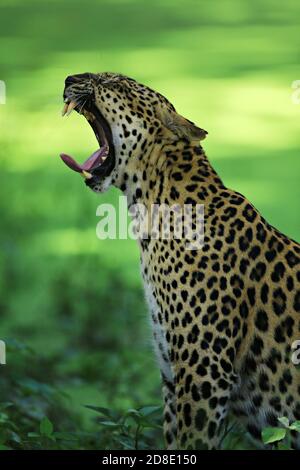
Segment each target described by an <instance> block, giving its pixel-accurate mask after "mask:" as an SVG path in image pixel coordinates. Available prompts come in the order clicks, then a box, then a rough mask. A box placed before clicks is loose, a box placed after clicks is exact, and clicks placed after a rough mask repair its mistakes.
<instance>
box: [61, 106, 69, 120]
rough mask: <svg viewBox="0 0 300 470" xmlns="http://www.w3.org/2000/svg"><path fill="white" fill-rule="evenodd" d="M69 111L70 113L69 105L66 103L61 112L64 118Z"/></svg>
mask: <svg viewBox="0 0 300 470" xmlns="http://www.w3.org/2000/svg"><path fill="white" fill-rule="evenodd" d="M67 111H68V103H65V104H64V107H63V109H62V112H61V115H62V117H64V115H65V114H66V112H67Z"/></svg>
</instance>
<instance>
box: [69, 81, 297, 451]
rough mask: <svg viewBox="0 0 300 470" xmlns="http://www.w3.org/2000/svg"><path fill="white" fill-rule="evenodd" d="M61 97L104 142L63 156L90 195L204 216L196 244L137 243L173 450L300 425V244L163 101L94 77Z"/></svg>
mask: <svg viewBox="0 0 300 470" xmlns="http://www.w3.org/2000/svg"><path fill="white" fill-rule="evenodd" d="M63 99H64V109H63V115H65V114H67V115H69V114H70V113H71V112H72V111H73V110H75V111H77V113H79V114H80V115H83V116H84V117H85V120H87V121H88V123H89V124H90V125H91V127H92V128H93V130H94V133H95V136H96V138H97V141H98V143H99V145H100V147H99V150H97V151H96V152H95V153H94V154H93V155H92V156H91V157H89V158H88V159H87V161H86V162H85V163H84V164H82V165H80V164H78V163H77V162H76V160H75V159H73V157H70V156H68V155H66V154H61V158H62V159H63V160H64V162H65V163H66V164H67V165H68V166H69V167H70V168H71V169H72V170H74V171H76V172H78V173H80V174H81V175H82V176H83V178H84V182H85V184H86V186H87V187H88V188H90V189H91V190H92V191H94V192H96V193H103V192H105V191H106V190H107V189H108V188H110V187H112V186H113V187H115V188H118V189H119V190H120V191H121V192H122V193H123V195H124V196H126V199H127V203H128V208H129V209H130V208H131V207H132V206H133V205H135V204H142V205H143V206H144V207H146V208H148V209H150V207H151V206H152V205H153V204H154V205H158V206H159V205H161V204H165V205H167V206H173V205H177V206H179V207H183V206H184V205H190V206H191V207H192V208H195V207H197V206H198V205H200V206H201V207H203V214H202V219H203V233H202V243H201V246H200V247H198V246H197V247H195V246H194V245H192V246H191V247H187V239H186V237H184V236H183V237H177V238H176V237H175V236H173V237H172V236H171V237H169V238H167V237H166V238H164V237H160V236H153V237H151V236H150V237H148V238H147V237H138V238H137V243H138V245H139V251H140V266H141V275H142V279H143V284H144V291H145V297H146V303H147V304H148V309H149V314H150V322H151V327H152V331H153V342H154V350H155V355H156V357H157V362H158V364H159V369H160V375H161V384H162V396H163V404H164V405H163V408H164V412H163V416H164V419H163V421H164V424H163V432H164V439H165V446H166V448H167V449H169V450H172V449H179V450H182V449H183V450H185V449H190V450H194V449H207V450H213V449H219V448H220V446H221V442H222V438H223V437H222V436H224V427H226V422H228V419H230V418H231V417H233V418H234V420H237V422H238V423H240V424H241V426H242V427H243V429H244V430H245V432H247V433H249V435H250V436H252V438H253V439H254V440H255V441H256V442H257V443H261V442H262V441H261V434H262V430H263V429H264V428H265V427H270V426H271V427H274V426H275V427H276V426H278V425H279V421H278V420H279V419H280V418H282V417H285V418H287V419H288V420H289V422H292V421H294V420H300V375H299V371H298V369H297V364H298V362H299V360H297V357H298V356H297V345H298V344H299V336H300V245H299V244H298V243H297V242H296V241H294V240H292V239H291V238H289V237H288V236H286V235H284V234H283V233H281V232H280V231H279V230H277V229H276V228H275V227H273V226H272V225H270V224H269V223H268V222H267V221H266V220H265V219H264V217H263V216H262V215H261V214H260V212H259V211H258V210H257V209H256V208H255V207H254V206H253V204H251V202H249V200H248V199H247V198H246V197H244V196H243V195H242V194H240V193H239V192H237V191H235V190H232V189H230V188H228V187H227V186H225V184H224V183H223V181H222V179H221V178H220V176H219V175H218V173H217V172H216V171H215V169H214V168H213V166H212V165H211V163H210V162H209V160H208V158H207V156H206V153H205V151H204V149H203V146H202V141H203V140H204V139H205V138H206V137H207V134H208V133H207V131H205V130H204V129H202V128H201V127H199V126H198V125H196V124H195V123H193V122H192V121H190V120H189V119H186V118H185V117H183V116H182V115H181V114H179V113H178V112H177V111H176V109H175V107H174V106H173V104H172V103H171V102H170V101H169V100H168V99H167V98H165V97H164V96H163V95H162V94H160V93H158V92H156V91H154V90H153V89H152V88H150V87H148V86H146V85H143V84H140V83H139V82H137V81H136V80H134V79H132V78H129V77H127V76H125V75H122V74H119V73H112V72H102V73H90V72H88V73H79V74H74V75H69V76H68V77H67V78H66V79H65V84H64V91H63ZM195 220H196V219H195V217H193V218H192V225H193V226H194V225H195ZM160 224H161V221H160ZM172 224H173V226H172ZM174 224H175V218H173V219H172V220H171V227H170V228H171V229H173V230H171V232H172V233H173V232H174ZM200 231H201V230H200ZM292 445H293V447H294V448H297V449H299V448H300V441H299V438H297V435H296V434H295V433H294V432H292Z"/></svg>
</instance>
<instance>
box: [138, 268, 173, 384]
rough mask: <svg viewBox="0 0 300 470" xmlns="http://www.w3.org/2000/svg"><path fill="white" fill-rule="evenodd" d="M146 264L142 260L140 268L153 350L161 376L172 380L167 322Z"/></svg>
mask: <svg viewBox="0 0 300 470" xmlns="http://www.w3.org/2000/svg"><path fill="white" fill-rule="evenodd" d="M145 268H146V266H145V265H144V263H143V262H142V265H141V269H142V275H143V283H144V291H145V297H146V302H147V305H148V309H149V313H150V322H151V327H152V332H153V339H154V350H155V353H156V357H157V360H158V363H159V367H160V370H161V374H162V376H163V377H164V378H165V379H166V380H168V381H170V382H173V371H172V365H171V361H170V346H169V343H168V340H167V337H168V336H170V335H168V324H167V322H166V321H165V317H164V312H163V309H162V307H161V302H160V299H159V297H158V296H157V289H156V285H155V282H153V280H151V279H150V276H149V274H148V273H147V269H145Z"/></svg>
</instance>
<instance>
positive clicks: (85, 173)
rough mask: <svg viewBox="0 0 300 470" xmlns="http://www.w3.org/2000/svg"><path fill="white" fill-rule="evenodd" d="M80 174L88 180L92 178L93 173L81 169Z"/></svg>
mask: <svg viewBox="0 0 300 470" xmlns="http://www.w3.org/2000/svg"><path fill="white" fill-rule="evenodd" d="M81 176H82V177H83V178H84V179H85V180H90V179H91V178H93V175H91V173H89V172H88V171H85V170H82V172H81Z"/></svg>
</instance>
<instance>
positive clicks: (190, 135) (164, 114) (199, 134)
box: [155, 103, 207, 141]
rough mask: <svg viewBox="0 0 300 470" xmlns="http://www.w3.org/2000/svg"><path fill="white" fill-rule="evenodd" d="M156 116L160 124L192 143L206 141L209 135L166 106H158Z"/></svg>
mask: <svg viewBox="0 0 300 470" xmlns="http://www.w3.org/2000/svg"><path fill="white" fill-rule="evenodd" d="M155 114H156V117H157V118H158V119H159V120H160V122H161V123H162V124H163V125H164V126H165V127H167V129H169V130H170V131H171V132H173V133H174V134H176V135H177V136H178V137H184V138H186V139H188V140H190V141H199V140H203V139H205V137H206V135H207V131H205V130H204V129H201V128H200V127H198V126H196V125H195V124H194V123H193V122H191V121H189V120H188V119H185V118H184V117H183V116H181V115H180V114H178V113H177V112H176V111H175V110H173V109H171V107H167V105H165V104H162V103H160V104H158V105H157V106H156V108H155Z"/></svg>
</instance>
